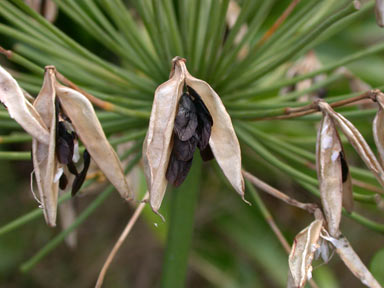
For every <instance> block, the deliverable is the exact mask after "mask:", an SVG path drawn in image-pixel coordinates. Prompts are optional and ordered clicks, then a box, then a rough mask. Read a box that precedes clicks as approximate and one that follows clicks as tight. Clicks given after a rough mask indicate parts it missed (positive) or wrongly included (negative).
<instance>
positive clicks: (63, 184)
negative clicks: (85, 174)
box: [59, 174, 68, 190]
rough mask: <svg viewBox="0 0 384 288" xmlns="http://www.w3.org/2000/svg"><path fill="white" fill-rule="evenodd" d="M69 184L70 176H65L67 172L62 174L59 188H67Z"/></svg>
mask: <svg viewBox="0 0 384 288" xmlns="http://www.w3.org/2000/svg"><path fill="white" fill-rule="evenodd" d="M67 185H68V178H67V176H65V174H63V175H61V177H60V180H59V188H60V189H61V190H65V188H67Z"/></svg>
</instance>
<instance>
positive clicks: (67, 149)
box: [56, 121, 75, 164]
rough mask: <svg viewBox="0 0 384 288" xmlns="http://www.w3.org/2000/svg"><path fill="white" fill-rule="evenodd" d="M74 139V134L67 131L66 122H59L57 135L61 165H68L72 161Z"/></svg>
mask: <svg viewBox="0 0 384 288" xmlns="http://www.w3.org/2000/svg"><path fill="white" fill-rule="evenodd" d="M74 139H75V137H74V134H73V133H69V132H68V131H67V129H66V128H65V125H64V122H63V121H60V122H58V123H57V134H56V156H57V160H59V162H60V163H62V164H68V163H69V162H71V161H72V157H73V149H74Z"/></svg>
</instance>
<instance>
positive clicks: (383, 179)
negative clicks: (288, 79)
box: [318, 102, 384, 186]
mask: <svg viewBox="0 0 384 288" xmlns="http://www.w3.org/2000/svg"><path fill="white" fill-rule="evenodd" d="M318 105H319V108H320V109H321V110H322V111H323V112H325V113H327V114H328V115H329V116H330V117H331V118H332V120H333V121H334V123H335V124H336V125H337V126H338V127H339V128H340V129H341V130H342V131H343V133H344V135H345V136H346V137H347V139H348V141H349V143H351V144H352V146H353V148H354V149H355V150H356V152H357V153H358V154H359V155H360V157H361V159H362V160H363V161H364V163H365V165H367V167H368V168H369V169H370V170H371V171H372V173H373V175H375V177H376V179H377V180H378V181H379V183H380V184H381V185H382V186H384V170H383V168H382V167H381V165H380V163H379V162H378V161H377V159H376V157H375V154H373V152H372V150H371V148H370V147H369V146H368V144H367V142H366V141H365V139H364V137H363V136H362V135H361V134H360V132H359V130H357V129H356V127H355V126H353V124H352V123H351V122H349V121H348V120H347V119H346V118H344V116H342V115H341V114H339V113H337V112H335V111H334V110H333V109H332V108H331V106H330V105H329V104H328V103H325V102H319V103H318Z"/></svg>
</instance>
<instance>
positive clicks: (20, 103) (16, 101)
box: [0, 66, 49, 145]
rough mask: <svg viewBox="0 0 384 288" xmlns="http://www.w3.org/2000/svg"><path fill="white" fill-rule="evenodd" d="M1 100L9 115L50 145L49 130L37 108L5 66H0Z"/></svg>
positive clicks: (34, 135) (31, 133)
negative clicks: (25, 95)
mask: <svg viewBox="0 0 384 288" xmlns="http://www.w3.org/2000/svg"><path fill="white" fill-rule="evenodd" d="M0 101H1V102H2V103H3V104H4V105H5V106H6V107H7V109H8V113H9V116H10V117H11V118H13V119H15V120H16V122H17V123H19V124H20V126H21V127H23V129H24V130H25V131H27V133H28V134H30V135H32V137H33V138H35V139H37V140H38V141H39V142H41V143H45V144H47V145H48V143H49V132H48V129H47V127H46V125H45V124H44V121H43V120H42V119H41V117H40V115H39V113H38V112H37V111H36V110H35V108H34V107H33V106H32V105H31V104H30V103H29V102H28V101H27V100H26V99H25V97H24V94H23V91H22V90H21V88H20V87H19V85H18V84H17V82H16V80H15V79H13V77H12V76H11V74H9V73H8V72H7V71H6V70H5V69H3V67H1V66H0Z"/></svg>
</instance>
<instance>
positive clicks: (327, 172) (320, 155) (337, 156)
mask: <svg viewBox="0 0 384 288" xmlns="http://www.w3.org/2000/svg"><path fill="white" fill-rule="evenodd" d="M316 156H317V157H316V164H317V175H318V178H319V183H320V194H321V202H322V204H323V209H324V214H325V218H326V220H327V222H328V230H329V231H330V233H331V235H332V236H334V237H336V236H337V235H338V234H339V225H340V220H341V210H342V204H344V207H345V208H346V209H347V210H348V211H351V210H352V208H353V195H352V183H351V176H350V174H349V169H348V164H347V161H346V159H345V153H344V150H343V147H342V144H341V141H340V137H339V135H338V133H337V130H336V127H335V124H334V122H333V120H332V118H331V117H330V116H329V115H328V114H327V113H323V119H322V121H321V125H320V128H319V132H318V135H317V146H316Z"/></svg>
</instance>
